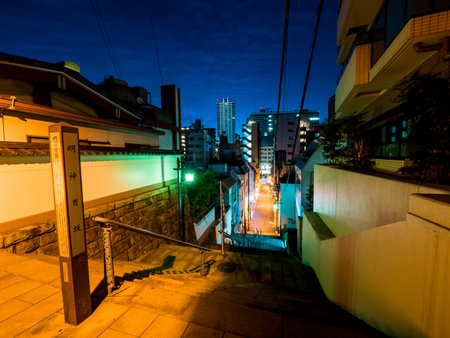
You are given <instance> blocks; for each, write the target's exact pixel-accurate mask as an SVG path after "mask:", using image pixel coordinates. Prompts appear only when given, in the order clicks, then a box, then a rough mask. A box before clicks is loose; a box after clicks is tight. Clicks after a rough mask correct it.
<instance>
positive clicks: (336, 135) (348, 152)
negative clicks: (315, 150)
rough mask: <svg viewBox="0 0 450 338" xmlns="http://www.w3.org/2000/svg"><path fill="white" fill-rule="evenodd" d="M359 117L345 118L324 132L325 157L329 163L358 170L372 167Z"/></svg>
mask: <svg viewBox="0 0 450 338" xmlns="http://www.w3.org/2000/svg"><path fill="white" fill-rule="evenodd" d="M361 124H362V120H361V118H360V116H359V115H354V116H349V117H344V118H342V119H338V120H335V121H333V122H331V123H329V124H328V125H326V126H325V128H324V130H323V133H322V135H323V141H322V145H323V149H324V157H325V158H326V159H328V161H329V163H331V164H337V165H341V166H350V167H356V168H367V167H370V165H371V163H370V161H369V160H368V150H367V146H366V145H365V143H364V138H363V132H362V129H361Z"/></svg>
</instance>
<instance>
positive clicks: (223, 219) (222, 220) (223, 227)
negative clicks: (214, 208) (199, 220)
mask: <svg viewBox="0 0 450 338" xmlns="http://www.w3.org/2000/svg"><path fill="white" fill-rule="evenodd" d="M219 186H220V226H221V228H222V229H221V230H222V235H221V236H220V238H221V240H222V256H223V255H224V254H225V251H224V248H223V237H224V235H225V212H224V206H223V195H222V182H221V181H219Z"/></svg>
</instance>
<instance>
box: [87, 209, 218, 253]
mask: <svg viewBox="0 0 450 338" xmlns="http://www.w3.org/2000/svg"><path fill="white" fill-rule="evenodd" d="M93 220H94V221H95V222H99V223H104V224H111V225H116V226H118V227H120V228H123V229H127V230H130V231H134V232H138V233H141V234H144V235H149V236H152V237H156V238H160V239H164V240H166V241H170V242H174V243H178V244H181V245H185V246H190V247H191V248H195V249H198V250H202V251H211V249H208V248H204V247H202V246H199V245H195V244H191V243H188V242H183V241H180V240H178V239H175V238H172V237H167V236H164V235H161V234H158V233H156V232H152V231H149V230H145V229H141V228H138V227H135V226H132V225H129V224H125V223H121V222H118V221H115V220H112V219H108V218H104V217H99V216H96V217H94V218H93Z"/></svg>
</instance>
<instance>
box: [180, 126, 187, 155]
mask: <svg viewBox="0 0 450 338" xmlns="http://www.w3.org/2000/svg"><path fill="white" fill-rule="evenodd" d="M188 137H189V127H181V151H182V152H183V154H184V155H186V146H187V138H188Z"/></svg>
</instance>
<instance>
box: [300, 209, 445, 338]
mask: <svg viewBox="0 0 450 338" xmlns="http://www.w3.org/2000/svg"><path fill="white" fill-rule="evenodd" d="M447 208H449V207H448V206H447ZM449 257H450V231H449V230H448V229H445V228H443V227H440V226H437V225H436V224H434V223H432V222H428V221H426V220H424V219H422V218H419V217H416V216H414V215H411V214H410V215H408V217H407V219H406V221H401V222H397V223H393V224H389V225H384V226H380V227H377V228H372V229H369V230H365V231H362V232H359V233H355V234H351V235H346V236H341V237H337V238H333V239H327V240H319V237H318V235H317V233H316V231H315V230H314V229H313V227H312V225H311V222H310V220H309V219H308V217H307V215H306V216H305V217H304V220H303V256H302V260H303V263H304V264H306V265H309V266H311V267H313V268H314V271H315V272H316V275H317V277H318V279H319V281H320V283H321V285H322V288H323V290H324V292H325V294H326V296H327V297H328V298H329V299H330V300H331V301H333V302H335V303H336V304H338V305H339V306H341V307H343V308H345V309H346V310H348V311H349V312H351V313H353V314H354V315H356V316H357V317H359V318H360V319H362V320H364V321H365V322H367V323H369V324H370V325H372V326H374V327H376V328H377V329H379V330H381V331H383V332H384V333H386V334H387V335H389V336H394V337H444V336H448V333H449V323H450V307H449V306H448V304H450V290H449V288H448V281H449V280H450V264H449Z"/></svg>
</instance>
